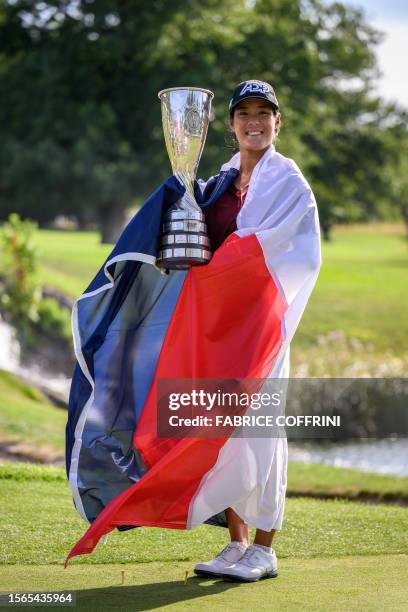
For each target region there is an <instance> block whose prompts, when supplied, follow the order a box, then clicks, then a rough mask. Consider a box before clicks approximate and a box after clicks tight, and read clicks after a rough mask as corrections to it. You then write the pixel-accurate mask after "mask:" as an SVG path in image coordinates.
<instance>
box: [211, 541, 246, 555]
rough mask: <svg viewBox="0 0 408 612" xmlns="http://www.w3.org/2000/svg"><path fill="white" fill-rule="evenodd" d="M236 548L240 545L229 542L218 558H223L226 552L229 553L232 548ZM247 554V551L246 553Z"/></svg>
mask: <svg viewBox="0 0 408 612" xmlns="http://www.w3.org/2000/svg"><path fill="white" fill-rule="evenodd" d="M234 548H238V546H233V545H232V544H227V545H226V546H225V548H223V549H222V551H221V552H220V553H219V554H218V555H217V559H218V558H221V559H223V558H224V556H225V553H227V552H228V551H230V550H233V549H234ZM244 554H245V553H244Z"/></svg>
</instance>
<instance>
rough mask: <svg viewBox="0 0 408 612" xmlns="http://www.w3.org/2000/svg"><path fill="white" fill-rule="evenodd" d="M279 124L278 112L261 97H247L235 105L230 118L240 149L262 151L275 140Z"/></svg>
mask: <svg viewBox="0 0 408 612" xmlns="http://www.w3.org/2000/svg"><path fill="white" fill-rule="evenodd" d="M279 126H280V114H279V113H277V114H276V115H274V114H273V107H272V106H271V105H270V104H269V103H268V102H267V101H266V100H262V99H261V98H248V99H247V100H243V101H242V102H240V103H239V104H238V106H236V108H235V111H234V115H233V117H232V119H231V128H232V129H233V131H234V132H235V136H236V138H237V140H238V144H239V148H240V151H242V150H244V149H245V150H247V151H264V150H266V149H267V148H268V147H270V146H271V144H272V143H273V142H274V141H275V137H276V135H277V132H278V131H279Z"/></svg>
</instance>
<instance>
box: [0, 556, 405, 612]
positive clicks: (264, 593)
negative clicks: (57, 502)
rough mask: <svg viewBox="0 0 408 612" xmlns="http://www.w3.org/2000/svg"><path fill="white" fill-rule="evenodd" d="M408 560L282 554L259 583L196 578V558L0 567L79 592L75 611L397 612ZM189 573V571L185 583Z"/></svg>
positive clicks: (10, 577)
mask: <svg viewBox="0 0 408 612" xmlns="http://www.w3.org/2000/svg"><path fill="white" fill-rule="evenodd" d="M197 560H198V559H197ZM199 560H202V558H201V557H200V559H199ZM407 562H408V556H407V555H388V556H378V557H342V558H337V559H308V560H303V559H294V558H293V559H282V560H281V561H280V565H279V577H278V578H275V579H274V580H264V581H261V582H258V583H255V584H237V583H233V582H224V581H222V580H214V579H206V578H198V577H194V576H193V575H192V569H193V564H192V563H191V562H167V563H166V562H156V563H148V564H145V565H132V564H129V565H126V566H123V565H115V564H109V565H108V564H107V565H104V566H93V567H89V566H86V567H84V566H70V567H69V568H68V569H67V570H64V569H63V568H62V567H61V566H55V565H48V566H39V567H38V566H37V567H36V566H31V567H27V566H10V567H3V568H2V574H1V577H0V589H1V590H2V591H20V592H21V591H35V590H38V591H51V590H52V591H62V590H65V591H67V590H71V591H73V590H76V591H77V592H76V598H77V599H76V603H77V607H76V608H75V609H79V610H87V611H88V612H91V611H93V610H96V611H98V612H99V611H100V610H113V609H116V610H133V611H135V612H136V611H140V612H142V611H143V612H145V611H146V610H171V611H185V610H192V611H194V612H199V611H201V610H206V612H212V611H216V612H225V610H231V611H236V610H246V611H250V612H257V611H259V610H265V611H272V610H274V611H276V610H285V611H287V610H288V611H296V612H297V611H299V610H307V611H308V612H310V611H311V610H319V611H323V612H328V611H336V612H342V611H344V612H349V611H352V610H356V611H358V612H360V611H361V610H370V611H371V612H372V611H376V610H377V611H379V612H380V611H381V612H386V611H390V612H391V611H392V612H396V611H398V610H401V611H402V610H406V602H407V600H408V583H407V581H406V580H404V579H403V577H404V575H406V565H407ZM123 570H125V575H124V584H123V585H122V571H123ZM186 571H188V572H189V577H188V579H187V582H186V584H184V578H185V572H186ZM24 609H27V608H24ZM44 609H45V608H44ZM46 609H50V608H46ZM52 609H57V608H52Z"/></svg>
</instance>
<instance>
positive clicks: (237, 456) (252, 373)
mask: <svg viewBox="0 0 408 612" xmlns="http://www.w3.org/2000/svg"><path fill="white" fill-rule="evenodd" d="M278 109H279V107H278V102H277V99H276V96H275V94H274V92H273V89H272V87H271V86H270V85H268V84H267V83H263V82H261V81H246V82H244V83H241V84H240V85H238V87H237V88H236V89H235V91H234V94H233V97H232V100H231V103H230V114H231V128H232V130H233V131H234V133H235V136H236V138H237V140H238V144H239V147H240V151H239V153H237V154H236V155H234V157H233V158H232V159H231V160H230V161H229V162H228V163H227V164H224V166H223V167H222V168H221V171H220V174H219V175H218V176H217V177H213V178H212V179H210V180H209V181H208V182H207V183H203V182H201V183H200V189H198V190H197V194H196V195H197V200H198V201H199V202H200V205H201V206H202V208H203V210H204V212H205V215H206V220H207V223H208V229H209V233H210V238H211V240H212V245H213V248H215V252H214V255H213V258H212V260H211V262H210V263H209V264H208V265H206V266H201V267H196V268H192V269H190V270H189V271H188V272H181V271H173V272H170V274H168V275H162V274H160V273H159V272H158V270H157V269H156V268H155V263H156V255H157V245H158V235H159V233H160V227H161V219H162V214H163V211H164V210H166V209H167V208H169V207H170V206H171V205H172V204H173V203H174V202H176V201H177V200H178V199H179V198H180V197H181V195H182V194H183V189H182V188H181V186H180V183H179V182H178V181H177V179H176V178H175V177H172V178H171V179H169V180H168V181H166V183H164V184H163V185H162V186H160V187H159V189H158V190H157V191H156V192H155V193H154V194H153V195H152V196H151V197H150V198H149V200H148V201H147V202H146V204H145V205H144V207H143V208H142V209H141V211H140V212H139V213H138V214H137V215H136V216H135V218H134V219H133V220H132V221H131V222H130V223H129V225H128V227H127V228H126V229H125V231H124V232H123V234H122V236H121V238H120V240H119V241H118V243H117V245H116V247H115V249H114V251H113V252H112V253H111V255H110V256H109V257H108V259H107V261H106V263H105V265H104V266H103V267H102V268H101V270H100V272H99V273H98V275H97V276H96V277H95V279H94V280H93V281H92V283H91V284H90V286H89V287H88V289H87V290H86V291H85V293H84V294H83V295H82V296H81V297H80V299H79V300H78V301H77V303H76V304H75V306H74V310H73V329H74V338H75V351H76V355H77V360H78V364H77V367H76V370H75V374H74V377H73V383H72V387H71V396H70V405H69V415H68V416H69V418H68V425H67V473H68V474H69V480H70V484H71V488H72V491H73V497H74V502H75V506H76V508H77V510H78V511H79V512H80V514H81V515H82V516H83V517H84V518H85V519H86V520H88V521H90V522H92V525H91V527H89V529H88V530H87V532H86V533H85V534H84V536H83V537H82V538H81V539H80V540H79V542H78V543H77V544H76V546H75V547H74V548H73V549H72V551H71V553H70V555H69V557H68V558H70V557H72V556H75V555H78V554H84V553H88V552H90V551H92V550H93V548H94V547H95V546H96V544H97V542H98V541H99V539H100V538H101V537H102V536H103V535H104V534H107V533H108V532H110V531H111V530H112V529H114V528H119V529H126V528H129V527H132V526H140V525H146V526H156V527H165V528H174V529H192V528H194V527H195V526H197V525H200V524H202V523H208V524H212V525H218V526H223V527H227V526H228V528H229V532H230V536H231V544H229V545H228V546H227V547H226V548H225V549H224V550H223V551H222V552H221V553H220V555H218V556H217V557H216V559H214V560H213V561H210V562H207V563H201V564H198V565H197V566H196V568H195V570H196V572H197V573H206V574H210V575H217V576H224V577H228V578H233V579H236V580H243V581H254V580H258V579H259V578H264V577H269V576H270V577H272V576H274V575H276V574H277V562H276V556H275V554H274V552H273V551H272V549H271V543H272V538H273V535H274V533H275V530H277V529H280V527H281V524H282V518H283V509H284V500H285V492H286V464H287V444H286V439H285V438H278V437H275V438H274V437H270V436H269V437H268V436H264V437H252V436H251V435H248V436H245V437H244V436H243V437H232V436H231V437H229V438H214V439H206V438H204V437H200V438H177V437H171V436H168V437H163V436H160V435H159V433H158V431H157V427H156V426H157V422H158V421H157V419H158V416H159V414H160V413H159V411H158V402H157V390H158V385H159V383H160V381H161V380H163V379H173V381H175V380H183V379H188V380H198V379H227V380H229V379H233V380H242V379H244V380H252V379H256V380H259V379H261V380H263V379H270V380H276V379H278V380H280V379H283V380H284V379H285V378H287V377H288V375H289V345H290V342H291V339H292V337H293V335H294V333H295V330H296V327H297V325H298V323H299V320H300V317H301V315H302V313H303V310H304V308H305V306H306V303H307V300H308V298H309V295H310V293H311V291H312V288H313V286H314V283H315V281H316V277H317V273H318V269H319V266H320V241H319V227H318V218H317V210H316V204H315V201H314V198H313V194H312V192H311V190H310V187H309V185H308V184H307V182H306V181H305V179H304V177H303V176H302V174H301V172H300V170H299V169H298V167H297V166H296V164H295V163H294V162H293V161H291V160H289V159H287V158H285V157H283V156H282V155H280V154H279V153H277V152H276V151H275V149H274V146H273V143H274V141H275V139H276V135H277V133H278V131H279V127H280V114H279V110H278ZM265 384H266V383H265ZM248 525H251V526H253V527H256V528H257V533H256V538H255V542H254V544H253V545H251V546H247V544H248ZM67 560H68V559H67Z"/></svg>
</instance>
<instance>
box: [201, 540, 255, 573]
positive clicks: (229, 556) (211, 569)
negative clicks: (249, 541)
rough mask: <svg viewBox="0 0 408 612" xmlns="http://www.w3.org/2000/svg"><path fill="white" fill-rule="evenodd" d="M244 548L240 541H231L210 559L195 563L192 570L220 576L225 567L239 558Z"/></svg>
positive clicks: (245, 547)
mask: <svg viewBox="0 0 408 612" xmlns="http://www.w3.org/2000/svg"><path fill="white" fill-rule="evenodd" d="M246 549H247V546H246V545H245V544H243V543H242V542H231V543H230V544H228V545H227V546H226V547H225V548H223V549H222V551H221V552H220V553H219V554H218V555H217V556H216V557H215V559H212V561H205V562H204V563H197V565H196V566H195V568H194V572H195V573H196V574H198V575H203V576H220V575H221V574H222V573H223V572H224V571H225V569H226V568H227V567H229V566H231V565H232V564H233V563H236V562H237V561H239V560H240V559H241V557H242V555H243V554H244V553H245V551H246Z"/></svg>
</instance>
